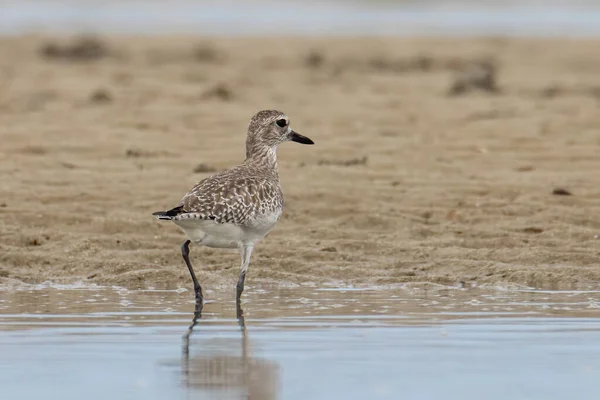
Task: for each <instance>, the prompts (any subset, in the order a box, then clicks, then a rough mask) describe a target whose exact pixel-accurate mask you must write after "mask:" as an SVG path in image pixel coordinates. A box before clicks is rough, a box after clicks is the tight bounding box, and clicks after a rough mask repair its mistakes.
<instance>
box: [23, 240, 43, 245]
mask: <svg viewBox="0 0 600 400" xmlns="http://www.w3.org/2000/svg"><path fill="white" fill-rule="evenodd" d="M27 244H28V245H29V246H40V245H41V244H42V242H40V241H39V240H38V239H37V238H35V239H30V240H29V241H27Z"/></svg>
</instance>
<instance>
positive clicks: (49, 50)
mask: <svg viewBox="0 0 600 400" xmlns="http://www.w3.org/2000/svg"><path fill="white" fill-rule="evenodd" d="M40 53H41V54H42V56H44V57H46V58H49V59H63V60H71V61H95V60H100V59H102V58H104V57H107V56H108V55H109V51H108V49H107V47H106V45H105V44H104V43H103V42H101V41H100V40H99V39H96V38H93V37H81V38H79V39H76V40H75V41H74V42H73V43H71V44H67V45H60V44H56V43H47V44H45V45H44V46H43V47H42V49H41V50H40Z"/></svg>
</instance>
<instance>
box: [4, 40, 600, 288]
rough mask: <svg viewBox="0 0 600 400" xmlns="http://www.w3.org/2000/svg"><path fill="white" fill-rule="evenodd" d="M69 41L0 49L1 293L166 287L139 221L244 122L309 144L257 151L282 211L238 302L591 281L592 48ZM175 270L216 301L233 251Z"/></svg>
mask: <svg viewBox="0 0 600 400" xmlns="http://www.w3.org/2000/svg"><path fill="white" fill-rule="evenodd" d="M72 42H73V41H72V40H70V39H66V38H62V39H50V38H37V37H21V38H3V39H0V139H1V144H0V175H1V176H2V179H1V180H0V283H1V284H2V285H4V287H6V286H8V287H10V286H15V285H19V284H20V283H21V282H28V283H38V282H43V281H47V280H51V281H54V282H61V283H68V282H75V281H84V282H86V283H90V284H100V285H115V284H116V285H121V286H126V287H129V288H136V287H155V288H168V289H175V288H178V287H186V288H188V287H189V286H190V282H189V277H188V273H187V270H186V268H185V266H184V265H183V262H182V260H181V257H180V253H179V245H180V244H181V242H182V240H183V236H182V234H181V233H180V232H179V230H178V229H177V228H176V227H175V226H173V225H170V224H165V223H159V222H158V221H155V220H153V218H152V217H151V215H150V214H151V213H152V212H153V211H156V210H163V209H166V208H168V207H171V206H174V205H176V204H177V202H178V201H179V200H180V198H181V197H182V196H183V194H184V193H185V192H186V191H187V190H188V189H189V188H190V187H191V186H192V185H193V184H194V183H195V182H196V181H197V180H199V179H202V178H203V177H206V176H207V175H208V174H209V172H194V171H207V170H221V169H224V168H227V167H229V166H231V165H233V164H236V163H239V162H241V161H242V160H243V156H244V149H243V144H244V135H245V129H246V126H247V123H248V120H249V118H250V116H251V115H252V114H254V113H255V112H256V111H257V110H259V109H265V108H277V109H280V110H283V111H285V112H286V113H288V115H289V116H290V117H291V120H292V125H293V127H294V128H295V129H296V130H298V131H299V132H300V133H303V134H305V135H307V136H309V137H311V138H312V139H313V140H314V141H315V142H316V145H315V146H312V147H308V146H301V145H297V144H292V143H290V144H286V145H283V146H281V148H280V149H279V166H280V174H281V179H282V183H283V186H284V192H285V195H286V201H287V204H286V210H285V213H284V216H283V218H282V220H281V221H280V223H279V225H278V226H277V227H276V228H275V229H274V231H273V232H272V233H271V234H270V235H269V237H268V238H267V239H266V240H265V241H264V242H263V243H261V244H260V245H259V246H258V247H257V248H256V250H255V253H254V255H253V260H252V264H251V266H250V270H249V275H248V279H247V285H248V287H249V288H252V287H255V288H256V287H258V286H261V285H283V286H286V285H288V286H289V285H292V286H293V285H296V284H307V283H308V284H310V283H316V284H322V283H329V284H336V285H372V284H378V285H389V284H403V283H410V284H413V283H420V282H432V283H436V284H444V285H459V284H461V285H463V284H464V285H466V286H477V285H503V286H507V285H523V286H531V287H538V288H549V289H564V288H587V287H593V286H594V282H598V280H599V279H600V262H599V259H600V255H599V250H598V235H599V234H600V202H599V200H600V189H599V188H600V175H599V174H598V170H599V169H600V157H599V156H598V155H599V154H600V139H599V137H600V136H599V133H600V131H599V128H598V127H599V126H600V113H599V112H598V110H599V108H598V107H599V105H600V74H599V73H598V71H599V70H600V55H599V54H598V53H597V51H596V50H597V46H598V44H599V42H598V41H597V40H572V41H569V40H555V39H552V40H550V39H548V40H524V39H523V40H518V39H472V40H467V39H452V40H451V39H447V40H445V39H376V38H372V39H350V38H348V39H320V38H314V39H275V38H262V39H199V38H185V37H158V38H144V39H142V38H124V37H121V38H120V37H113V38H106V39H102V41H101V42H100V43H99V46H95V45H94V44H93V43H92V44H89V43H88V45H87V47H86V46H82V47H80V48H70V49H69V48H67V49H65V48H64V46H66V45H69V44H70V43H72ZM481 60H484V61H486V62H487V64H490V63H492V64H494V63H495V65H496V73H495V75H494V74H493V73H492V72H489V71H488V70H486V69H485V68H486V67H485V65H487V64H486V62H483V63H482V62H481ZM482 66H483V67H482ZM482 68H483V72H482ZM461 71H462V72H461ZM486 71H487V72H486ZM482 74H483V75H482ZM486 74H488V75H489V74H492V75H491V76H487V77H486ZM457 76H458V77H459V78H458V79H459V80H460V82H458V83H459V84H461V83H462V84H464V85H466V91H460V90H459V91H457V92H456V93H457V94H455V95H451V94H449V91H450V89H451V87H453V85H454V84H455V83H456V79H457V78H456V77H457ZM488 78H494V79H495V81H496V84H492V85H490V84H489V83H490V82H489V79H488ZM486 79H487V80H486ZM494 79H492V80H494ZM486 82H487V83H486ZM464 85H463V86H464ZM478 85H479V87H480V88H481V89H479V90H470V89H471V88H474V87H476V86H478ZM459 86H460V85H459ZM455 87H456V86H455ZM556 189H561V190H558V191H557V192H556V193H558V194H553V191H555V190H556ZM560 193H571V194H572V195H560ZM192 258H193V261H194V262H195V265H196V269H197V274H198V275H199V279H200V280H201V281H202V282H203V283H204V284H205V285H206V287H207V288H220V287H228V288H231V289H232V290H233V285H234V283H235V281H236V279H237V275H238V268H239V255H238V254H237V253H236V252H235V251H234V252H227V251H223V250H211V249H201V250H199V249H193V250H192Z"/></svg>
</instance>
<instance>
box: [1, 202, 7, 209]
mask: <svg viewBox="0 0 600 400" xmlns="http://www.w3.org/2000/svg"><path fill="white" fill-rule="evenodd" d="M0 207H2V208H5V207H8V204H6V203H0Z"/></svg>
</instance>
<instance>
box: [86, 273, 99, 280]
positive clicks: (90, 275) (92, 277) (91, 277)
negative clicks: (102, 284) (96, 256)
mask: <svg viewBox="0 0 600 400" xmlns="http://www.w3.org/2000/svg"><path fill="white" fill-rule="evenodd" d="M97 276H98V274H96V273H93V274H89V275H88V277H87V278H88V279H94V278H95V277H97Z"/></svg>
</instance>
